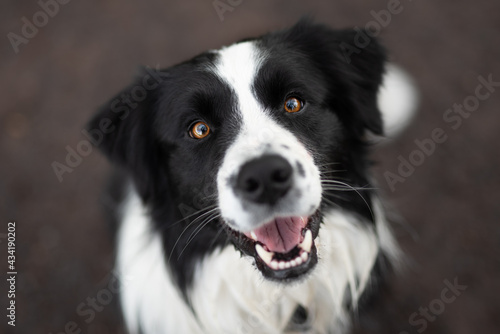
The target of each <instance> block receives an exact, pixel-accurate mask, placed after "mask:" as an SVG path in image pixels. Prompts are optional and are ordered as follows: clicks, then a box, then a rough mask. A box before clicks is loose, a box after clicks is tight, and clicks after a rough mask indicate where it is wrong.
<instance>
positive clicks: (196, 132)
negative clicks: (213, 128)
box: [189, 122, 210, 139]
mask: <svg viewBox="0 0 500 334" xmlns="http://www.w3.org/2000/svg"><path fill="white" fill-rule="evenodd" d="M209 133H210V127H209V126H208V124H207V123H205V122H196V123H194V124H193V125H192V126H191V128H190V130H189V135H190V136H191V137H192V138H195V139H202V138H205V137H206V136H208V134H209Z"/></svg>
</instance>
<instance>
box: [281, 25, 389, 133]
mask: <svg viewBox="0 0 500 334" xmlns="http://www.w3.org/2000/svg"><path fill="white" fill-rule="evenodd" d="M288 39H289V40H292V41H293V43H294V45H298V46H299V47H300V48H301V51H302V52H304V53H305V54H307V55H308V56H310V57H312V58H313V60H314V62H315V65H316V66H317V67H318V68H319V69H320V71H321V72H322V73H323V75H324V78H325V80H326V82H327V84H328V86H329V93H330V95H331V96H330V97H329V101H327V104H328V105H329V106H333V107H334V109H335V111H336V112H337V113H338V115H339V117H340V118H341V120H342V121H343V122H344V123H345V124H346V125H347V126H349V127H351V130H352V133H353V134H354V135H355V136H357V137H362V136H363V134H364V132H365V130H366V129H368V130H370V131H371V132H373V133H375V134H379V135H381V134H383V124H382V117H381V114H380V111H379V110H378V107H377V93H378V90H379V87H380V84H381V83H382V78H383V74H384V67H385V62H386V54H385V50H384V49H383V47H382V46H381V45H380V44H379V43H378V41H377V39H376V38H374V37H371V36H370V35H369V33H368V32H367V31H365V30H363V29H359V28H354V29H347V30H333V29H330V28H329V27H326V26H323V25H319V24H313V23H311V21H310V20H309V19H305V20H301V21H300V22H299V23H297V24H296V25H295V26H294V27H292V28H291V29H290V30H289V31H288Z"/></svg>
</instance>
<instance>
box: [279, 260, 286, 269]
mask: <svg viewBox="0 0 500 334" xmlns="http://www.w3.org/2000/svg"><path fill="white" fill-rule="evenodd" d="M278 268H280V269H281V270H283V269H285V262H283V261H280V263H279V264H278Z"/></svg>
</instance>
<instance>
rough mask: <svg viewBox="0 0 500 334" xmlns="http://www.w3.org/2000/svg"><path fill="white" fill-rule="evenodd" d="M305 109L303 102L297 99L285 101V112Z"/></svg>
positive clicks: (292, 98)
mask: <svg viewBox="0 0 500 334" xmlns="http://www.w3.org/2000/svg"><path fill="white" fill-rule="evenodd" d="M302 107H303V103H302V101H300V100H299V99H298V98H296V97H291V98H289V99H287V100H286V101H285V110H286V111H287V112H297V111H301V110H302Z"/></svg>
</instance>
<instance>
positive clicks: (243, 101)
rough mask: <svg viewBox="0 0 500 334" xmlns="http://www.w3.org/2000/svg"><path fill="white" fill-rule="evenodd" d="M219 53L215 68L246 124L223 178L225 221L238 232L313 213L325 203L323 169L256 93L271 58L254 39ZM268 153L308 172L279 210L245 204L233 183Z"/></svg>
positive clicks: (230, 150)
mask: <svg viewBox="0 0 500 334" xmlns="http://www.w3.org/2000/svg"><path fill="white" fill-rule="evenodd" d="M217 53H218V55H219V58H218V60H217V63H216V64H215V65H214V66H212V67H211V68H210V69H209V70H210V71H212V72H213V73H214V74H215V75H217V76H218V77H219V78H221V80H222V81H224V82H225V83H226V84H227V85H228V86H229V87H230V88H231V90H232V92H233V94H234V99H235V100H236V101H237V105H235V110H234V111H233V112H234V116H236V117H237V118H238V120H239V122H238V123H240V128H239V130H238V133H237V135H236V137H235V138H234V141H233V143H232V144H231V145H230V147H229V148H228V150H227V151H226V154H225V157H224V159H223V162H222V166H221V168H220V170H219V171H218V175H217V188H218V197H219V207H220V210H221V214H222V217H223V218H224V219H225V220H226V221H233V222H235V226H232V227H233V228H235V229H237V230H240V231H245V230H250V229H253V228H254V227H256V226H257V225H259V224H260V223H264V222H265V221H268V220H269V219H271V218H274V217H278V216H306V215H311V214H312V213H313V212H314V210H315V209H316V208H317V207H318V206H319V203H320V199H321V184H320V177H319V171H318V168H317V167H316V166H315V165H314V162H313V158H312V156H311V154H310V153H308V152H307V150H306V148H305V147H304V145H303V144H302V143H301V142H300V141H299V140H298V139H297V137H296V136H295V135H294V134H293V133H292V132H290V131H289V130H287V129H286V128H285V127H284V126H283V125H281V124H279V123H278V122H277V121H276V120H275V119H273V118H272V117H271V114H270V112H271V110H266V107H265V106H264V105H262V103H261V102H259V100H258V99H257V96H256V95H255V91H254V90H253V84H254V81H255V78H256V77H257V75H258V73H259V70H260V68H261V67H262V65H263V63H264V61H265V54H264V53H263V51H262V50H260V49H259V48H258V47H257V46H256V45H255V42H252V41H249V42H243V43H238V44H235V45H232V46H229V47H226V48H223V49H221V50H219V51H218V52H217ZM283 98H284V97H283ZM265 154H277V155H280V156H281V157H283V158H285V159H287V160H288V162H289V163H290V165H291V166H293V168H294V169H296V166H297V163H298V162H300V163H301V165H302V166H303V168H304V170H305V175H304V176H302V177H298V176H297V173H294V174H295V179H294V186H293V187H292V189H291V190H290V191H289V192H288V194H287V196H285V198H283V199H282V205H281V206H280V207H278V208H272V209H271V208H262V207H258V206H255V205H254V204H253V203H248V202H247V203H243V202H244V200H243V199H241V198H239V197H238V196H236V194H235V192H234V189H232V186H231V184H230V182H229V180H230V179H231V178H232V177H235V176H236V175H237V174H238V171H239V170H240V168H241V167H242V166H243V165H244V164H245V163H246V162H248V161H250V160H252V159H255V158H258V157H260V156H262V155H265ZM245 204H246V205H245ZM254 206H255V207H254ZM245 208H246V209H245Z"/></svg>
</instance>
